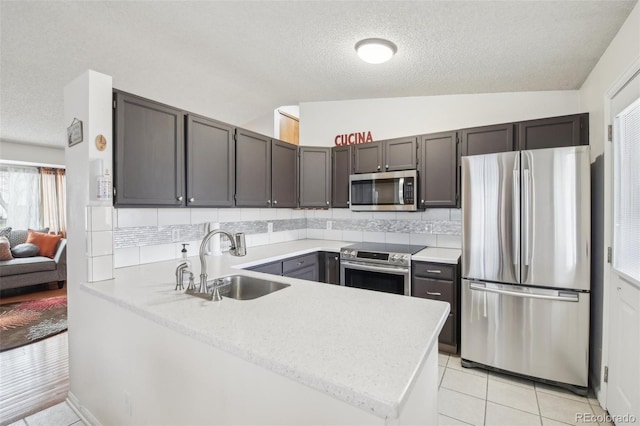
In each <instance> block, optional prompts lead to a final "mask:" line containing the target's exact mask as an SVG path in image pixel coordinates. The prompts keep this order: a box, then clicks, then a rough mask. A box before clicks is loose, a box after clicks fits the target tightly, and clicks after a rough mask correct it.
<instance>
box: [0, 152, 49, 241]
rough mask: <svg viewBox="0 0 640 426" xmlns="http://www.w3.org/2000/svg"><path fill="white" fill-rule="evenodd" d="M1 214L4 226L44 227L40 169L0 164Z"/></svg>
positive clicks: (16, 227)
mask: <svg viewBox="0 0 640 426" xmlns="http://www.w3.org/2000/svg"><path fill="white" fill-rule="evenodd" d="M0 206H2V208H1V209H0V212H1V213H0V216H2V221H3V222H4V224H3V226H11V227H13V228H15V229H27V228H33V229H38V228H41V227H42V214H41V210H40V171H39V170H38V168H37V167H27V166H13V165H7V164H0Z"/></svg>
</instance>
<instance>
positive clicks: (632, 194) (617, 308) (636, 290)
mask: <svg viewBox="0 0 640 426" xmlns="http://www.w3.org/2000/svg"><path fill="white" fill-rule="evenodd" d="M611 113H612V116H613V117H614V119H613V125H614V128H613V156H612V157H613V164H612V180H613V191H612V193H613V200H612V203H611V210H612V211H611V216H610V218H611V221H612V223H611V225H612V228H613V229H612V230H613V244H612V248H613V250H612V259H611V260H612V261H611V266H610V270H609V283H610V287H609V295H610V296H609V300H610V308H609V312H610V319H609V350H608V354H609V355H608V367H609V385H608V389H607V409H608V411H609V413H610V414H611V415H612V416H624V415H630V416H635V418H636V419H638V418H640V386H638V383H640V363H639V362H638V353H640V199H639V198H638V188H639V187H640V168H638V164H640V71H639V72H638V73H636V75H635V78H632V80H631V81H630V82H629V83H628V84H627V85H626V86H624V88H623V89H622V90H621V91H620V92H618V93H617V94H616V95H615V96H614V97H613V98H612V100H611Z"/></svg>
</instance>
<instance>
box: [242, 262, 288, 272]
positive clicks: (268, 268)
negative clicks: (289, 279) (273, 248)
mask: <svg viewBox="0 0 640 426" xmlns="http://www.w3.org/2000/svg"><path fill="white" fill-rule="evenodd" d="M249 270H250V271H256V272H262V273H264V274H271V275H282V262H281V261H277V262H271V263H265V264H262V265H256V266H252V267H251V268H249Z"/></svg>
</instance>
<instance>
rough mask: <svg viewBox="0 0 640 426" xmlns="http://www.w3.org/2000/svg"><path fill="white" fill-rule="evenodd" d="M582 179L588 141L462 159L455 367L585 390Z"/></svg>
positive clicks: (586, 279) (586, 190)
mask: <svg viewBox="0 0 640 426" xmlns="http://www.w3.org/2000/svg"><path fill="white" fill-rule="evenodd" d="M590 185H591V183H590V169H589V147H588V146H580V147H568V148H552V149H539V150H530V151H520V152H506V153H499V154H489V155H477V156H469V157H462V215H463V224H462V235H463V238H462V277H463V280H462V322H461V335H462V342H461V357H462V363H463V365H465V366H478V365H481V366H486V367H489V368H493V369H499V370H504V371H508V372H512V373H517V374H520V375H524V376H529V377H532V378H536V379H539V380H542V381H547V382H554V383H557V384H560V385H563V386H565V387H567V388H570V389H572V390H573V391H574V392H577V393H581V394H584V393H586V388H587V386H588V381H587V380H588V366H589V296H590V295H589V290H590V260H589V259H590V236H591V235H590V234H591V231H590V228H591V225H590V222H591V216H590V214H591V213H590V209H591V206H590V202H591V195H590V192H591V191H590Z"/></svg>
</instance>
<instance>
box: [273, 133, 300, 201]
mask: <svg viewBox="0 0 640 426" xmlns="http://www.w3.org/2000/svg"><path fill="white" fill-rule="evenodd" d="M297 166H298V146H297V145H293V144H290V143H288V142H284V141H280V140H277V139H272V140H271V198H272V200H271V207H297V205H298V199H297V194H298V169H297Z"/></svg>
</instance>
